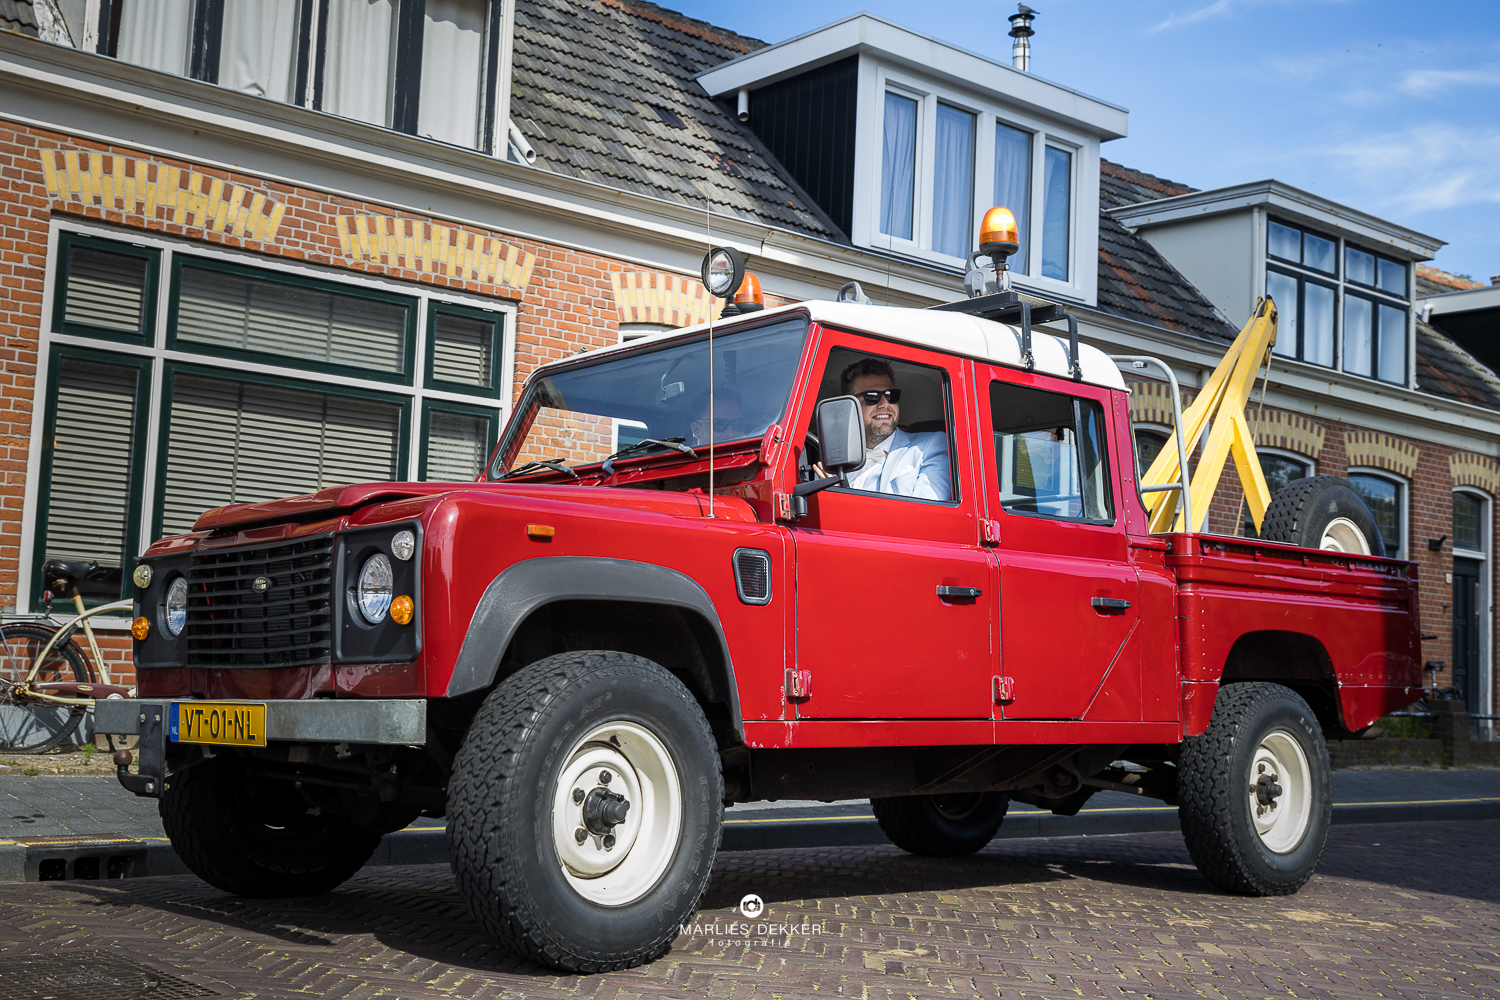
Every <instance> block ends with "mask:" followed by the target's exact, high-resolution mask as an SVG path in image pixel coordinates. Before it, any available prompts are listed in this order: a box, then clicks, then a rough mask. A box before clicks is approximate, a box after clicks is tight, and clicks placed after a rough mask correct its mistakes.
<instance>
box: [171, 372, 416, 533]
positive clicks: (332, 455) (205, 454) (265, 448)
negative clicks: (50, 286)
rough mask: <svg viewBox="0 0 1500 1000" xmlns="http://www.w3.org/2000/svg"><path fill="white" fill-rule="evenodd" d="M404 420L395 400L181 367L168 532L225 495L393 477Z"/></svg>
mask: <svg viewBox="0 0 1500 1000" xmlns="http://www.w3.org/2000/svg"><path fill="white" fill-rule="evenodd" d="M400 426H401V407H400V406H398V405H397V404H395V403H381V402H377V401H374V400H369V399H356V398H352V397H349V396H341V395H334V394H331V393H321V392H315V391H309V390H303V389H290V388H284V387H282V386H275V385H260V384H256V383H243V382H232V381H229V380H226V379H217V378H201V377H198V376H192V375H178V376H177V377H176V379H175V380H174V382H173V387H172V411H171V425H170V430H169V432H168V441H167V469H166V477H165V482H164V487H165V494H164V496H163V498H162V531H163V532H164V533H165V534H169V535H170V534H176V533H178V532H183V531H188V530H190V529H191V527H192V524H193V522H194V521H195V520H197V518H198V515H199V514H201V513H203V512H204V511H205V510H208V509H210V508H212V507H218V506H222V505H223V504H226V503H253V502H256V501H259V500H274V499H276V498H278V497H289V496H297V495H299V494H302V493H311V492H313V491H314V490H318V489H322V488H323V487H325V486H336V485H340V484H344V483H368V482H380V481H382V480H390V479H394V478H396V476H397V469H396V456H397V453H398V451H397V446H398V443H399V442H398V437H399V430H400Z"/></svg>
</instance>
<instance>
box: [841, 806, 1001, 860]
mask: <svg viewBox="0 0 1500 1000" xmlns="http://www.w3.org/2000/svg"><path fill="white" fill-rule="evenodd" d="M870 805H871V806H872V807H873V809H874V812H875V819H876V820H877V821H878V822H879V823H880V829H881V831H882V832H884V833H885V835H886V836H887V837H889V838H890V839H891V843H893V844H895V845H896V846H897V847H899V848H901V849H902V850H903V851H907V852H908V853H911V854H921V855H925V856H928V857H938V858H951V857H959V856H961V855H965V854H973V853H974V852H975V851H977V850H979V849H980V848H982V847H984V845H986V844H988V843H989V842H990V841H991V840H994V839H995V833H996V832H997V831H998V830H999V829H1000V824H1001V823H1002V822H1004V820H1005V812H1006V810H1007V809H1009V808H1010V797H1009V796H1006V795H1002V794H1000V793H998V792H955V793H951V794H948V795H897V796H892V797H889V798H880V799H871V800H870Z"/></svg>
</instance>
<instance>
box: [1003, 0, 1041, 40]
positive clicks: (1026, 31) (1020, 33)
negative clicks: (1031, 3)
mask: <svg viewBox="0 0 1500 1000" xmlns="http://www.w3.org/2000/svg"><path fill="white" fill-rule="evenodd" d="M1034 17H1036V11H1034V10H1032V9H1031V8H1030V7H1028V6H1026V5H1025V4H1024V3H1018V4H1016V13H1014V14H1012V15H1010V18H1009V20H1010V37H1012V38H1029V37H1030V36H1032V35H1034V34H1036V29H1035V28H1033V27H1032V26H1031V19H1032V18H1034Z"/></svg>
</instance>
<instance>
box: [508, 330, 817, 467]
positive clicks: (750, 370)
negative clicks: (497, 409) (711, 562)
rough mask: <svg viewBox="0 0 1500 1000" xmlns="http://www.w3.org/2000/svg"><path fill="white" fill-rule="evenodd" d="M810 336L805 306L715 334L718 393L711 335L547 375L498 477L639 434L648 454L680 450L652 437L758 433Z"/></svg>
mask: <svg viewBox="0 0 1500 1000" xmlns="http://www.w3.org/2000/svg"><path fill="white" fill-rule="evenodd" d="M806 336H807V317H806V316H796V317H794V318H790V319H786V320H782V321H781V322H779V323H773V324H771V325H768V326H762V327H757V328H754V329H750V330H740V331H738V332H730V333H725V334H722V335H719V336H715V337H714V340H713V393H712V397H711V398H710V393H709V377H708V373H709V342H708V338H707V337H706V336H705V337H703V338H701V339H698V340H693V341H690V342H687V343H681V342H674V343H669V344H667V345H665V346H663V347H661V348H660V349H658V350H654V351H649V352H646V353H642V354H627V355H621V356H618V357H611V358H607V359H605V360H602V361H600V362H599V363H598V364H595V365H588V366H587V367H583V368H575V369H572V370H571V371H566V372H559V373H558V374H556V375H552V376H549V377H547V378H544V379H540V380H538V381H537V382H535V383H534V384H533V385H532V386H531V388H530V389H528V390H527V392H526V397H525V398H524V399H523V400H522V401H521V405H520V407H519V408H518V409H517V416H516V419H515V420H514V421H513V422H512V425H511V429H510V430H508V431H507V432H506V438H505V441H504V442H503V443H502V446H501V448H500V450H499V451H498V452H496V454H495V461H494V464H493V465H492V467H491V469H490V478H491V479H498V478H499V477H500V476H502V475H503V474H504V473H505V472H506V471H507V470H515V469H519V468H520V467H522V466H524V465H526V464H527V463H528V462H560V463H561V464H563V465H566V466H573V465H587V464H591V463H595V462H602V461H604V460H605V459H606V458H608V457H609V456H611V455H613V454H615V453H616V452H619V451H621V450H623V449H626V448H629V447H631V446H632V445H637V444H641V445H642V446H643V447H642V448H641V453H642V454H645V453H646V452H647V451H648V450H650V449H660V450H663V451H668V450H673V449H671V446H670V445H660V444H646V443H645V442H646V441H647V439H654V440H656V441H672V442H676V443H679V444H681V445H683V446H686V447H687V448H693V449H697V448H707V447H708V445H709V444H710V442H712V443H713V444H715V445H722V444H726V443H728V442H731V441H743V440H745V439H746V438H756V439H758V438H760V437H761V435H763V434H765V432H766V428H768V427H770V426H771V425H772V424H774V423H775V422H776V421H777V419H778V418H780V416H781V411H782V409H783V408H784V407H785V406H786V400H787V395H788V393H789V392H790V391H791V385H792V376H793V375H794V374H795V373H796V371H797V359H798V358H799V357H800V356H801V354H802V342H803V340H804V339H805V338H806ZM675 451H681V448H678V449H675V450H674V453H675ZM704 457H707V456H706V455H705V456H704Z"/></svg>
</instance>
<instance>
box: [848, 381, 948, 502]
mask: <svg viewBox="0 0 1500 1000" xmlns="http://www.w3.org/2000/svg"><path fill="white" fill-rule="evenodd" d="M839 388H840V389H841V390H842V391H843V394H844V395H846V396H855V397H857V398H858V399H859V403H860V407H861V409H862V410H863V411H864V421H865V464H864V465H861V466H860V467H859V468H858V469H856V470H855V471H854V472H852V473H850V475H849V485H850V486H852V487H853V488H854V489H857V490H866V491H868V492H871V493H894V494H896V495H898V496H904V497H920V498H921V499H924V500H951V499H952V498H953V491H952V487H951V485H950V482H949V467H948V435H947V434H944V433H942V432H940V431H932V432H926V433H920V434H911V433H908V432H907V431H904V430H902V429H901V428H900V427H898V426H897V422H898V421H899V420H900V419H901V390H900V389H898V388H896V373H895V371H894V370H892V368H891V365H890V362H888V361H883V360H881V359H880V358H862V359H860V360H859V361H856V362H854V363H853V364H852V365H850V366H849V367H847V368H845V369H844V371H843V372H842V374H841V375H840V376H839Z"/></svg>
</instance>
